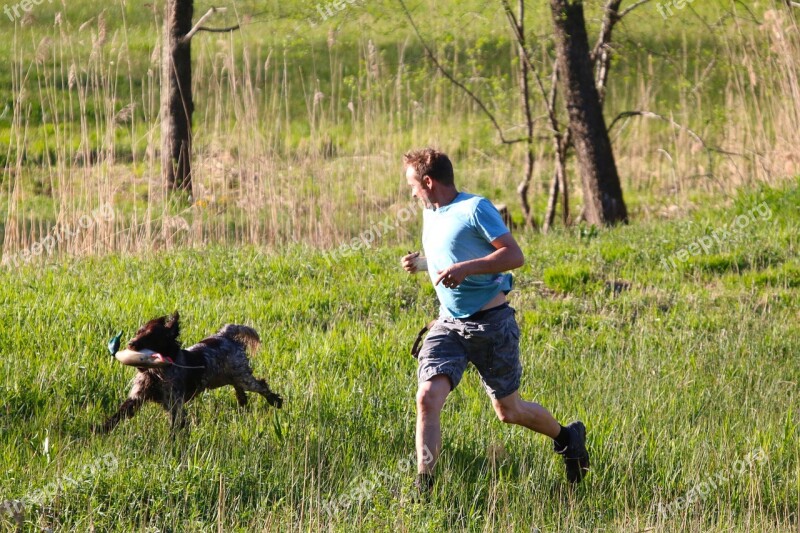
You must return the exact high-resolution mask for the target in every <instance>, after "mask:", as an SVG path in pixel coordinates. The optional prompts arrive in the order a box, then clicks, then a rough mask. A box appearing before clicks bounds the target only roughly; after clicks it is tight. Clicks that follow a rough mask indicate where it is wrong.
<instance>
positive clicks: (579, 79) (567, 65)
mask: <svg viewBox="0 0 800 533" xmlns="http://www.w3.org/2000/svg"><path fill="white" fill-rule="evenodd" d="M550 8H551V10H552V14H553V25H554V28H555V38H556V55H557V57H558V68H559V69H560V72H559V77H560V78H561V82H562V84H563V90H564V101H565V103H566V106H567V111H568V114H569V129H570V133H571V135H572V138H573V145H574V146H575V155H576V156H577V160H578V166H579V168H580V172H581V178H582V182H583V198H584V213H585V217H586V221H587V222H588V223H590V224H596V225H608V224H614V223H617V222H627V221H628V213H627V210H626V208H625V201H624V200H623V198H622V188H621V186H620V182H619V175H618V174H617V166H616V163H615V162H614V153H613V152H612V150H611V141H610V140H609V138H608V131H607V130H606V124H605V119H604V118H603V108H602V106H601V104H600V97H599V94H598V92H597V87H596V86H595V77H594V72H593V71H592V61H591V57H590V52H589V41H588V38H587V35H586V23H585V21H584V17H583V3H582V1H581V0H550Z"/></svg>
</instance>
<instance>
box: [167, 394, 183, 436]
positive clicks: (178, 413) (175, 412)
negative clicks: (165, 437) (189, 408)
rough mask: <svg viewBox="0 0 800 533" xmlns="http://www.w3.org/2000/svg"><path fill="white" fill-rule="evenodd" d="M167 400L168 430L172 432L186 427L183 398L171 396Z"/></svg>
mask: <svg viewBox="0 0 800 533" xmlns="http://www.w3.org/2000/svg"><path fill="white" fill-rule="evenodd" d="M170 400H171V401H170V402H169V407H168V411H169V422H170V430H171V431H172V432H173V433H174V432H176V431H177V430H179V429H183V428H185V427H186V409H184V408H183V398H171V399H170Z"/></svg>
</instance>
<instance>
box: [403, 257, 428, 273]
mask: <svg viewBox="0 0 800 533" xmlns="http://www.w3.org/2000/svg"><path fill="white" fill-rule="evenodd" d="M401 264H402V265H403V270H405V271H406V272H408V273H410V274H416V273H417V272H424V271H425V270H428V260H427V259H425V258H424V257H422V256H421V255H419V252H408V255H406V256H403V259H402V260H401Z"/></svg>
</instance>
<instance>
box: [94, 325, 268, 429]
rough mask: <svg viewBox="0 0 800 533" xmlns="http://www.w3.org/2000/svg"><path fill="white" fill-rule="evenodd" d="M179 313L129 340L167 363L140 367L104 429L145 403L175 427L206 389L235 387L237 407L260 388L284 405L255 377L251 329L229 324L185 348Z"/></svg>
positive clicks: (131, 347)
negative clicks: (250, 355) (159, 409)
mask: <svg viewBox="0 0 800 533" xmlns="http://www.w3.org/2000/svg"><path fill="white" fill-rule="evenodd" d="M179 334H180V324H179V316H178V313H177V312H175V314H173V315H172V316H171V317H169V318H167V317H165V316H162V317H159V318H156V319H153V320H151V321H150V322H148V323H147V324H145V325H144V326H142V327H141V328H139V331H137V332H136V335H134V337H133V338H132V339H131V340H130V342H128V349H129V350H134V351H139V350H143V351H148V350H149V351H151V352H155V353H156V354H160V355H161V356H162V359H163V360H164V361H168V362H169V364H167V365H166V366H161V367H157V368H138V374H137V375H136V378H134V381H133V387H132V388H131V391H130V393H129V394H128V399H127V400H125V401H124V402H123V403H122V405H121V406H120V408H119V410H118V411H117V412H116V413H115V414H114V415H113V416H111V417H109V418H108V420H106V421H105V423H104V424H103V426H102V429H101V430H102V432H103V433H106V432H108V431H111V430H112V429H114V427H115V426H116V425H117V424H118V423H119V422H120V421H121V420H122V419H125V418H130V417H132V416H133V415H135V414H136V411H138V409H139V408H140V407H141V406H142V404H144V402H146V401H151V402H155V403H158V404H160V405H161V406H162V407H163V408H164V409H165V410H167V411H168V412H169V414H170V421H171V427H172V429H173V430H175V429H176V428H180V427H183V426H184V425H185V423H186V412H185V410H184V407H183V406H184V404H185V403H186V402H188V401H189V400H191V399H192V398H194V397H195V396H197V395H198V394H199V393H201V392H202V391H204V390H208V389H216V388H218V387H223V386H225V385H232V386H233V388H234V390H235V391H236V399H237V401H238V402H239V405H240V406H242V407H244V406H245V405H247V395H246V394H245V393H246V392H257V393H259V394H260V395H262V396H263V397H264V398H266V399H267V402H269V404H270V405H273V406H275V407H277V408H280V407H281V406H282V405H283V399H282V398H281V397H280V396H278V395H277V394H275V393H274V392H272V391H271V390H270V388H269V385H267V382H266V381H265V380H263V379H256V378H255V377H253V370H252V369H251V368H250V361H249V360H248V358H247V348H248V347H250V348H255V347H257V346H258V345H259V343H260V340H259V338H258V333H256V331H255V330H254V329H252V328H250V327H247V326H239V325H236V324H227V325H226V326H223V328H222V329H220V330H219V331H218V332H217V333H216V334H214V335H212V336H211V337H208V338H206V339H203V340H202V341H200V342H199V343H197V344H195V345H194V346H191V347H190V348H187V349H186V350H183V349H181V345H180V342H179V341H178V335H179Z"/></svg>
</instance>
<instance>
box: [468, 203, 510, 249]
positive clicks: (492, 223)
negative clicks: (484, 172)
mask: <svg viewBox="0 0 800 533" xmlns="http://www.w3.org/2000/svg"><path fill="white" fill-rule="evenodd" d="M472 223H473V224H474V225H475V229H476V230H477V231H478V233H479V234H480V235H481V236H482V237H483V238H484V239H486V240H487V241H488V242H492V241H493V240H495V239H497V238H498V237H502V236H503V235H505V234H506V233H508V228H507V227H506V225H505V223H504V222H503V217H501V216H500V212H499V211H498V210H497V208H495V206H494V205H492V202H490V201H489V200H487V199H486V198H481V200H480V201H479V202H478V205H477V206H476V207H475V212H474V213H473V215H472Z"/></svg>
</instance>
